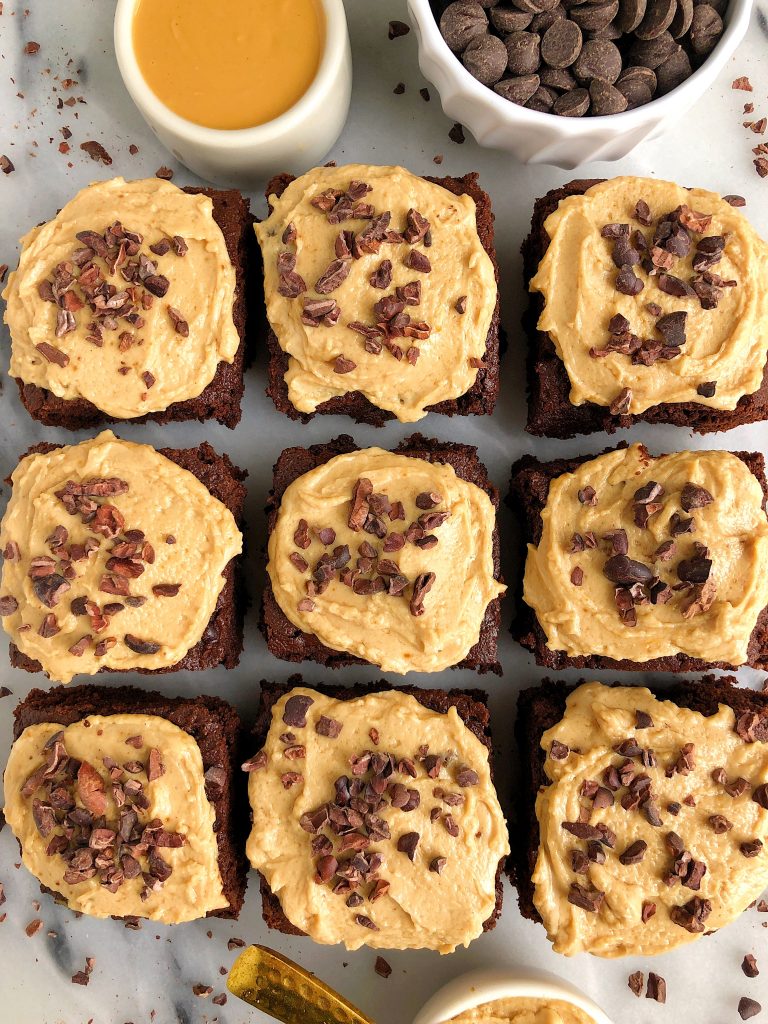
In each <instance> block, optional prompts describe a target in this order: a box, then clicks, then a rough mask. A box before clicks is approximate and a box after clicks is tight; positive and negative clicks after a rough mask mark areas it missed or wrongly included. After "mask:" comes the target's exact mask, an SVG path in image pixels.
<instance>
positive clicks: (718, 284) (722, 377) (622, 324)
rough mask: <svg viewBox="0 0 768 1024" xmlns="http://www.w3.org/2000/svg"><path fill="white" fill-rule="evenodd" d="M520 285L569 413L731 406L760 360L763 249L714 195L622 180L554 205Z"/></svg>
mask: <svg viewBox="0 0 768 1024" xmlns="http://www.w3.org/2000/svg"><path fill="white" fill-rule="evenodd" d="M544 229H545V231H546V233H547V235H548V236H549V238H550V243H549V248H548V249H547V251H546V254H545V255H544V258H543V259H542V261H541V263H540V264H539V268H538V271H537V273H536V275H535V276H534V277H533V278H532V280H531V282H530V288H531V291H535V292H540V293H541V294H542V295H543V297H544V302H545V304H544V310H543V312H542V314H541V317H540V319H539V324H538V326H539V330H540V331H544V332H546V333H548V334H549V336H550V337H551V338H552V341H553V344H554V346H555V349H556V351H557V354H558V356H559V357H560V359H561V360H562V361H563V363H564V365H565V369H566V371H567V373H568V377H569V380H570V384H571V393H570V400H571V403H572V404H573V405H582V404H584V403H585V402H594V403H596V404H597V405H602V406H611V407H612V411H615V412H617V413H642V412H644V411H645V410H646V409H649V408H650V407H651V406H655V405H658V404H659V403H678V402H697V403H699V404H700V405H707V406H710V407H712V408H713V409H734V408H735V407H736V404H737V402H738V401H739V399H740V398H742V397H743V396H744V395H750V394H752V393H753V392H755V391H757V390H758V389H759V388H760V386H761V384H762V381H763V372H764V370H765V364H766V358H767V357H768V291H766V288H765V281H766V279H768V245H766V243H765V242H764V241H762V240H761V239H760V237H759V236H758V235H757V233H756V232H755V231H754V229H753V228H752V227H751V226H750V224H749V222H748V221H747V220H746V218H745V217H744V216H743V215H742V213H741V212H740V211H739V210H738V209H735V208H734V207H733V206H731V205H730V204H729V203H728V202H727V201H726V200H725V199H722V198H721V197H720V196H719V195H717V194H716V193H714V192H708V191H705V190H703V189H690V190H689V189H685V188H682V187H681V186H679V185H675V184H673V183H672V182H669V181H657V180H655V179H651V178H634V177H620V178H614V179H612V180H610V181H605V182H601V183H600V184H598V185H593V186H592V188H590V189H588V190H587V191H586V193H584V195H574V196H569V197H567V198H566V199H563V200H561V202H560V205H559V206H558V208H557V210H555V212H554V213H552V214H550V216H549V217H548V218H547V220H546V221H545V224H544Z"/></svg>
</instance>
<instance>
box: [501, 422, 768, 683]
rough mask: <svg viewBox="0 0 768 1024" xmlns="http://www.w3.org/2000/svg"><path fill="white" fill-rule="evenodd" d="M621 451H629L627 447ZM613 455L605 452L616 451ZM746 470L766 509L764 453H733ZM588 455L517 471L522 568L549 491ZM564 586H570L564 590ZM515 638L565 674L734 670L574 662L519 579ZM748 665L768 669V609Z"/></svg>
mask: <svg viewBox="0 0 768 1024" xmlns="http://www.w3.org/2000/svg"><path fill="white" fill-rule="evenodd" d="M618 447H620V448H625V447H626V442H622V443H621V444H620V445H619V446H618ZM611 450H612V449H606V451H611ZM731 454H733V455H735V456H736V457H737V458H739V459H741V461H742V462H743V463H744V464H745V465H746V466H747V468H748V469H749V471H750V472H751V473H752V474H753V476H755V477H756V478H757V480H758V482H759V483H760V486H761V487H762V489H763V495H764V496H765V498H764V500H763V507H765V504H766V498H768V482H767V481H766V477H765V459H764V458H763V456H762V455H761V454H760V453H759V452H732V453H731ZM596 457H597V456H593V455H584V456H581V457H579V458H575V459H554V460H553V461H552V462H539V461H538V459H536V458H534V457H533V456H532V455H524V456H523V457H522V458H521V459H518V461H517V462H516V463H515V464H514V465H513V467H512V480H511V484H510V493H509V497H508V499H507V500H508V503H509V504H510V505H511V506H512V507H513V508H514V509H515V510H516V513H517V515H518V517H519V519H520V523H521V527H522V530H521V553H520V559H521V561H520V565H521V566H524V565H525V559H526V555H527V545H528V544H538V543H539V540H540V538H541V530H542V522H541V513H542V511H543V509H544V507H545V505H546V503H547V497H548V495H549V485H550V483H551V482H552V481H553V480H554V479H555V478H556V477H558V476H561V475H562V474H563V473H571V472H573V471H574V470H575V469H576V467H577V466H580V465H581V464H582V463H584V462H589V461H590V460H591V459H593V458H596ZM564 585H565V584H564ZM511 632H512V635H513V636H514V637H515V639H516V640H517V641H518V642H519V643H521V644H522V645H523V647H526V648H527V649H528V650H529V651H531V652H532V653H533V655H534V657H535V659H536V664H537V665H543V666H544V667H545V668H548V669H554V670H560V669H564V668H589V669H600V668H612V669H619V670H623V671H627V670H629V671H640V672H701V671H706V670H707V669H712V668H723V669H732V668H734V666H733V665H729V664H727V663H726V662H721V661H717V662H706V661H702V660H701V659H700V658H692V657H689V656H688V655H687V654H682V653H678V654H674V655H669V656H667V657H664V658H651V659H650V660H649V661H640V662H638V661H632V660H630V659H628V658H622V659H619V660H616V659H614V658H607V657H604V656H602V655H589V656H588V657H584V656H580V657H575V658H571V657H569V656H568V655H567V654H566V653H565V651H552V650H550V649H549V647H547V639H546V635H545V633H544V630H543V629H542V628H541V626H540V625H539V621H538V619H537V618H536V613H535V612H534V610H533V608H530V607H529V606H528V605H527V604H526V603H525V602H524V601H523V576H522V573H521V574H520V578H519V582H518V592H517V615H516V617H515V619H514V620H513V622H512V628H511ZM747 665H749V666H751V667H752V668H756V669H763V670H766V669H768V607H766V608H764V609H763V610H762V611H761V612H760V615H759V616H758V619H757V622H756V623H755V628H754V629H753V631H752V636H751V638H750V642H749V647H748V660H747Z"/></svg>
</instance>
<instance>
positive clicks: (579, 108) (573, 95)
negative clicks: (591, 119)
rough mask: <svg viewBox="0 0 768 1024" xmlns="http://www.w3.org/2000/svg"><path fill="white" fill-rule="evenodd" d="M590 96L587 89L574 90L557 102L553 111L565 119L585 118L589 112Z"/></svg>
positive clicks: (563, 95) (566, 93) (564, 94)
mask: <svg viewBox="0 0 768 1024" xmlns="http://www.w3.org/2000/svg"><path fill="white" fill-rule="evenodd" d="M590 102H591V100H590V95H589V93H588V92H587V90H586V89H572V90H571V91H570V92H564V93H563V94H562V96H558V97H557V99H556V100H555V102H554V104H553V106H552V110H553V111H554V112H555V113H556V114H560V115H562V116H563V117H584V115H585V114H586V113H587V112H588V110H589V105H590Z"/></svg>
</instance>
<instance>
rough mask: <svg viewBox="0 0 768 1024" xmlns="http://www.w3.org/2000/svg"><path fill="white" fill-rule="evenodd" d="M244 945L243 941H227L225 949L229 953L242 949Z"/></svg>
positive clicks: (233, 939)
mask: <svg viewBox="0 0 768 1024" xmlns="http://www.w3.org/2000/svg"><path fill="white" fill-rule="evenodd" d="M244 945H245V939H235V938H232V939H228V940H227V949H228V950H229V951H230V952H231V951H232V950H233V949H242V948H243V946H244Z"/></svg>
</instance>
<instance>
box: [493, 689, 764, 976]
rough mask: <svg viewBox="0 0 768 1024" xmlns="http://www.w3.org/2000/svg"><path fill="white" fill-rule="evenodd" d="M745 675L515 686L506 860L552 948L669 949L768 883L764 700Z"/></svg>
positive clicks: (728, 914)
mask: <svg viewBox="0 0 768 1024" xmlns="http://www.w3.org/2000/svg"><path fill="white" fill-rule="evenodd" d="M735 683H736V680H735V679H733V678H729V677H725V678H718V679H716V678H715V677H713V676H709V677H705V678H704V679H701V680H697V681H695V682H692V683H688V682H682V683H676V684H675V685H674V686H672V687H669V688H662V687H658V688H656V687H654V689H653V692H651V691H649V690H647V689H645V688H641V687H629V686H619V685H615V686H609V685H605V684H601V683H585V684H582V685H579V686H578V687H575V688H574V687H571V686H568V685H567V684H565V683H562V682H551V681H548V680H545V681H544V682H543V684H541V685H539V686H536V687H534V688H532V689H528V690H524V691H523V692H522V693H521V695H520V698H519V702H518V715H517V726H516V736H517V745H518V749H519V751H520V759H521V761H520V764H521V772H522V774H521V776H520V778H521V784H520V786H519V788H518V789H517V790H516V797H520V795H521V794H522V798H521V813H520V830H519V832H518V835H517V843H516V848H515V850H514V852H513V858H512V866H513V873H514V877H515V881H516V884H517V888H518V892H519V898H520V910H521V913H522V914H523V916H524V917H527V918H529V919H532V920H537V921H543V923H544V924H545V926H546V928H547V932H548V934H549V937H550V940H551V941H552V943H553V945H554V948H555V951H556V952H559V953H564V954H566V955H567V956H570V955H573V954H575V953H578V952H582V951H586V952H590V953H593V954H596V955H598V956H605V957H617V956H625V955H633V956H638V955H639V956H647V955H652V954H655V953H662V952H665V953H666V952H668V951H669V950H671V949H674V948H676V947H678V946H681V945H683V944H685V943H689V942H692V941H693V940H695V939H697V938H698V937H699V936H701V935H702V934H704V933H706V932H711V931H715V930H716V929H718V928H721V927H723V926H724V925H726V924H728V923H730V922H731V921H733V920H735V919H736V917H738V915H739V914H740V913H741V912H742V911H743V910H745V909H746V908H747V907H748V906H749V905H750V903H752V901H753V900H755V899H756V898H757V897H759V896H760V894H761V892H762V891H763V889H764V888H765V886H766V885H767V884H768V853H766V847H765V843H766V840H767V839H768V812H767V811H766V808H768V744H766V740H767V739H768V696H767V695H766V694H764V693H756V692H755V691H753V690H747V689H740V688H737V687H736V685H735ZM732 684H734V685H732Z"/></svg>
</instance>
